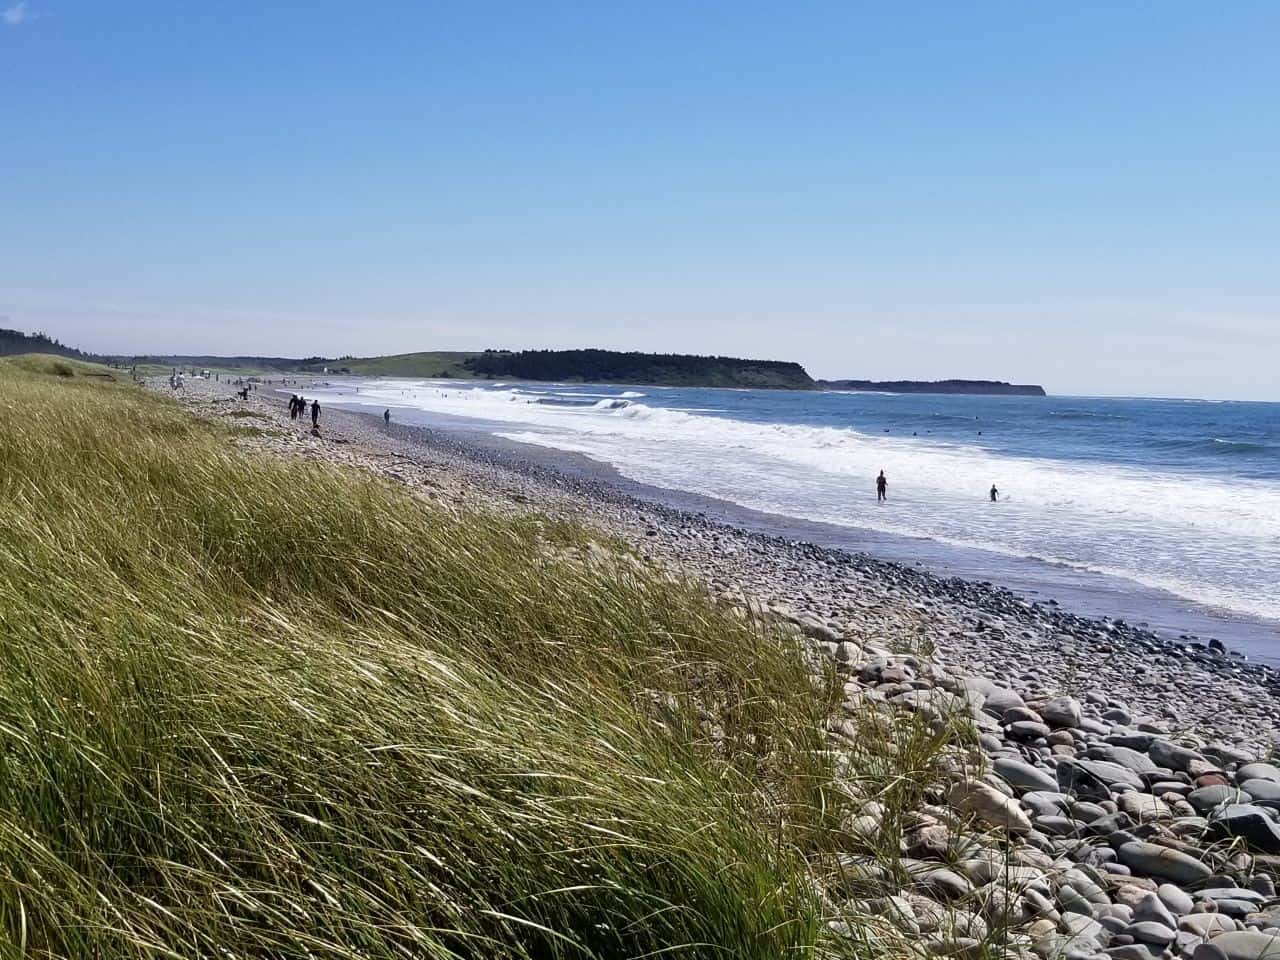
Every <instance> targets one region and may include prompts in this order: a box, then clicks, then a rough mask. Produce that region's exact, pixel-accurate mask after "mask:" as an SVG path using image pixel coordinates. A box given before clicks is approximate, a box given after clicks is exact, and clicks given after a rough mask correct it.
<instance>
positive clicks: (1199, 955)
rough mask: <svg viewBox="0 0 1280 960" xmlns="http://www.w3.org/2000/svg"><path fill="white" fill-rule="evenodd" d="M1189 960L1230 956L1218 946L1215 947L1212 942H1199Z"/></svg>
mask: <svg viewBox="0 0 1280 960" xmlns="http://www.w3.org/2000/svg"><path fill="white" fill-rule="evenodd" d="M1191 960H1230V958H1229V957H1228V956H1227V955H1226V954H1225V953H1223V952H1222V949H1221V948H1220V947H1215V946H1214V945H1213V944H1212V943H1201V944H1199V945H1197V947H1196V949H1195V953H1193V954H1191Z"/></svg>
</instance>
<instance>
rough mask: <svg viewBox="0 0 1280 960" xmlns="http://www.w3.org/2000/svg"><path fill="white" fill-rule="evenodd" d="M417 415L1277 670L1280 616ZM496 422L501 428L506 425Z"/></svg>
mask: <svg viewBox="0 0 1280 960" xmlns="http://www.w3.org/2000/svg"><path fill="white" fill-rule="evenodd" d="M326 409H329V410H331V409H340V410H342V411H344V412H346V413H350V414H354V415H357V416H368V417H373V418H374V419H375V420H378V419H379V418H378V417H377V415H376V414H372V413H370V412H369V410H368V408H366V407H363V406H360V405H356V404H351V405H338V404H331V405H330V406H329V407H326ZM403 416H404V412H403V411H402V412H401V417H402V418H403ZM421 419H422V420H423V422H422V423H414V422H406V421H405V420H404V419H401V420H400V421H399V422H398V423H397V426H406V425H407V426H409V427H416V428H419V429H422V430H425V431H427V432H428V434H429V435H431V436H433V437H436V438H437V439H436V440H434V441H432V442H437V443H438V442H441V440H440V439H439V438H442V437H449V438H454V439H455V441H456V443H457V445H458V449H459V451H460V452H463V453H465V454H467V455H471V456H476V457H480V458H484V459H490V460H492V461H493V462H494V463H496V464H498V465H501V466H504V467H506V468H507V469H510V470H513V471H516V472H521V473H525V474H528V475H530V476H533V477H538V476H542V477H543V478H544V479H545V478H546V477H551V476H556V477H562V478H568V479H570V480H572V481H576V482H579V483H581V484H583V492H584V495H586V496H592V497H605V498H610V497H622V498H625V499H627V500H634V501H638V502H640V503H643V504H647V505H649V506H661V507H665V508H668V509H671V510H675V511H677V512H678V513H682V514H693V515H695V516H698V517H705V518H707V519H710V520H713V521H714V522H717V523H720V524H723V525H725V526H728V527H731V528H734V529H736V530H739V531H742V532H744V533H750V534H756V535H762V536H765V537H769V538H774V539H778V540H784V541H802V542H804V543H809V544H813V545H814V546H817V547H820V548H822V549H825V550H831V551H834V552H835V553H837V554H839V555H845V554H850V555H857V556H862V557H865V558H867V559H871V560H877V561H880V562H884V563H890V564H896V565H898V566H901V567H907V568H911V569H922V570H923V571H924V572H927V573H929V574H930V575H932V576H933V577H935V578H936V579H938V580H942V581H948V580H951V579H954V578H959V579H962V580H965V581H967V582H969V583H970V584H972V585H977V586H989V587H994V588H996V589H1004V590H1008V591H1011V592H1013V593H1014V594H1016V595H1018V596H1019V597H1022V598H1026V599H1030V600H1033V601H1035V602H1038V603H1042V604H1045V605H1048V606H1053V607H1058V608H1060V609H1062V610H1064V611H1069V612H1072V613H1075V614H1078V615H1080V616H1082V617H1084V618H1085V619H1088V620H1092V621H1099V622H1104V623H1115V624H1119V625H1120V626H1122V627H1123V626H1126V625H1132V626H1133V627H1134V628H1135V629H1137V630H1138V631H1140V632H1143V633H1151V634H1154V635H1155V637H1157V638H1159V639H1162V640H1165V641H1171V642H1174V643H1181V644H1188V645H1196V644H1199V645H1200V646H1202V647H1207V646H1208V645H1209V644H1210V643H1211V642H1213V641H1216V642H1217V643H1220V644H1222V645H1223V646H1225V648H1226V650H1227V652H1228V653H1230V654H1239V655H1240V656H1242V657H1243V658H1244V659H1246V660H1249V661H1250V662H1253V663H1258V664H1262V665H1266V666H1269V667H1272V668H1275V669H1280V621H1272V620H1266V619H1263V618H1259V617H1254V616H1249V615H1247V614H1242V613H1237V612H1234V611H1230V610H1221V609H1219V608H1216V607H1212V606H1209V605H1207V604H1204V603H1201V602H1199V601H1196V600H1192V599H1189V598H1186V597H1182V596H1179V595H1177V594H1174V593H1171V592H1169V591H1167V590H1164V589H1162V588H1159V587H1154V586H1149V585H1147V584H1143V583H1140V582H1138V581H1134V580H1129V579H1126V578H1124V577H1122V576H1120V575H1117V574H1110V573H1103V572H1100V571H1095V570H1091V569H1087V568H1080V567H1075V566H1072V565H1071V564H1067V563H1062V562H1058V561H1053V560H1046V559H1043V558H1040V557H1032V556H1019V555H1015V554H1002V553H995V552H992V551H989V550H984V549H982V548H979V547H972V546H966V545H960V544H951V543H946V542H943V541H939V540H933V539H930V538H927V537H910V536H905V535H902V534H894V533H887V532H884V531H879V530H874V529H871V528H868V527H858V526H847V527H846V526H838V525H835V524H830V523H824V522H822V521H816V520H805V519H801V518H798V517H793V516H787V515H784V514H776V513H768V512H764V511H761V510H756V509H753V508H751V507H746V506H743V505H741V504H738V503H734V502H732V501H729V500H724V499H720V498H717V497H713V496H709V495H705V494H700V493H694V492H691V491H687V490H681V489H677V488H671V487H661V486H657V485H654V484H649V483H644V482H642V481H638V480H633V479H631V478H630V477H627V476H625V475H624V474H622V473H621V472H620V471H619V470H617V469H616V468H615V467H614V466H612V465H611V464H608V463H603V462H600V461H597V460H594V459H592V458H590V457H588V456H586V455H584V454H580V453H575V452H573V451H569V450H563V449H560V448H557V447H550V446H542V445H538V444H532V443H527V442H523V441H518V440H512V439H508V438H506V437H503V436H500V435H497V434H496V433H494V432H491V431H490V430H488V429H486V428H485V427H481V426H477V425H476V424H477V421H475V420H471V419H464V418H455V417H449V416H447V415H442V414H423V415H421ZM493 426H494V427H496V428H498V429H501V427H502V426H503V425H501V424H494V425H493Z"/></svg>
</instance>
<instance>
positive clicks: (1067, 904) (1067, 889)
mask: <svg viewBox="0 0 1280 960" xmlns="http://www.w3.org/2000/svg"><path fill="white" fill-rule="evenodd" d="M1058 905H1059V906H1060V907H1062V915H1063V916H1064V917H1065V916H1066V915H1067V914H1068V913H1075V914H1081V915H1083V916H1086V917H1092V916H1093V904H1092V903H1090V902H1089V901H1088V900H1087V899H1086V898H1085V896H1084V894H1082V893H1081V892H1080V891H1079V890H1077V889H1076V888H1075V887H1073V886H1072V885H1071V884H1069V883H1064V884H1063V885H1062V886H1061V887H1059V888H1058Z"/></svg>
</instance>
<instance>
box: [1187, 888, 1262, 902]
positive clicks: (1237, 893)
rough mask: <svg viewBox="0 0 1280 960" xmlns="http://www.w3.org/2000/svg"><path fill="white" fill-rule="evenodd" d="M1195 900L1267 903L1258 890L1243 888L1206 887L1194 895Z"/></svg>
mask: <svg viewBox="0 0 1280 960" xmlns="http://www.w3.org/2000/svg"><path fill="white" fill-rule="evenodd" d="M1192 898H1193V899H1195V900H1248V901H1249V902H1250V903H1258V904H1261V903H1265V902H1266V899H1267V898H1266V897H1265V896H1263V895H1262V894H1260V893H1258V891H1256V890H1246V889H1244V888H1243V887H1205V888H1204V889H1203V890H1197V891H1196V892H1195V893H1194V894H1192Z"/></svg>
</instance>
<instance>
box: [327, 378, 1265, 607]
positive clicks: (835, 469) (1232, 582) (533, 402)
mask: <svg viewBox="0 0 1280 960" xmlns="http://www.w3.org/2000/svg"><path fill="white" fill-rule="evenodd" d="M342 399H344V400H354V401H356V402H360V403H368V404H370V405H381V404H384V403H387V402H398V403H401V404H404V405H406V406H413V407H417V408H419V409H422V410H429V411H433V412H438V413H446V414H451V415H455V416H466V417H474V418H478V419H484V420H489V421H496V422H500V423H503V424H506V425H507V426H506V428H504V429H503V433H504V435H507V436H511V437H513V438H516V439H520V440H523V441H526V442H531V443H539V444H543V445H546V446H551V447H557V448H559V449H565V450H574V451H576V452H579V453H583V454H586V455H588V456H591V457H593V458H595V459H597V460H600V461H602V462H605V463H609V464H612V465H613V466H615V467H616V468H617V469H619V470H620V471H621V472H622V473H623V474H625V475H627V476H630V477H632V478H633V479H636V480H639V481H642V482H646V483H651V484H655V485H659V486H664V487H670V488H675V489H683V490H690V491H694V492H697V493H703V494H707V495H710V496H715V497H720V498H722V499H726V500H730V501H733V502H736V503H740V504H742V505H744V506H747V507H752V508H754V509H759V510H765V511H769V512H774V513H780V514H784V515H789V516H794V517H798V518H803V519H810V520H818V521H822V522H827V523H834V524H843V525H848V526H861V527H869V528H873V529H878V530H883V531H886V532H892V533H899V534H906V535H910V536H923V537H930V538H933V539H937V540H940V541H945V542H949V543H955V544H960V545H965V546H974V547H980V548H984V549H988V550H994V551H998V552H1001V553H1006V554H1016V555H1023V556H1036V557H1042V558H1045V559H1049V560H1052V561H1055V562H1060V563H1065V564H1070V565H1072V566H1075V567H1079V568H1082V569H1092V570H1099V571H1103V572H1107V573H1113V574H1119V575H1122V576H1127V577H1130V578H1131V579H1134V580H1137V581H1139V582H1142V583H1146V584H1150V585H1152V586H1159V587H1163V588H1165V589H1169V590H1171V591H1173V592H1175V593H1177V594H1179V595H1182V596H1186V597H1190V598H1193V599H1196V600H1200V601H1202V602H1208V603H1213V604H1215V605H1219V606H1222V607H1225V608H1228V609H1231V610H1237V611H1241V612H1247V613H1252V614H1257V615H1261V616H1269V617H1276V618H1280V488H1278V487H1277V486H1276V485H1271V484H1266V483H1264V482H1261V481H1239V482H1235V483H1228V482H1226V481H1224V480H1218V479H1208V478H1205V477H1199V476H1189V475H1179V474H1177V473H1173V472H1168V471H1161V470H1155V469H1145V468H1137V467H1128V466H1120V465H1111V464H1102V463H1073V462H1064V461H1050V460H1043V459H1035V458H1029V457H1011V456H1003V455H1000V454H996V453H993V452H991V451H989V450H986V449H983V448H981V447H977V446H969V445H961V444H955V443H946V442H941V441H937V440H934V439H930V438H923V437H910V438H909V437H898V436H871V435H867V434H863V433H860V432H858V431H855V430H851V429H842V428H833V427H818V426H807V425H802V424H785V423H753V422H746V421H741V420H734V419H730V418H728V417H723V416H708V415H704V414H700V413H692V412H688V411H680V410H673V409H669V408H664V407H655V406H651V405H649V404H646V403H640V402H637V401H636V400H635V399H632V398H624V397H621V396H615V397H601V398H599V399H598V401H597V403H595V404H594V405H568V406H564V405H560V406H547V405H546V404H539V403H538V402H537V398H536V397H530V396H528V395H526V394H523V393H522V392H520V391H519V390H511V389H506V390H504V389H492V388H487V387H469V388H457V387H456V386H453V387H450V388H448V389H441V388H440V387H438V386H437V385H434V384H427V383H425V382H424V383H420V384H411V385H408V386H406V385H405V384H404V383H402V382H397V383H387V384H362V385H361V392H360V394H359V395H358V396H354V397H343V398H342ZM881 469H883V470H884V471H885V472H886V474H887V476H888V478H889V495H890V500H889V503H888V504H887V505H885V506H883V507H881V506H877V504H876V503H875V499H874V492H873V487H872V478H874V476H875V475H876V473H877V472H878V471H879V470H881ZM992 483H995V484H996V485H997V486H998V487H999V488H1000V490H1001V491H1002V493H1003V494H1004V495H1005V496H1007V497H1010V499H1008V500H1007V501H1006V502H1003V503H998V504H991V503H989V502H988V501H987V490H988V488H989V487H990V486H991V484H992Z"/></svg>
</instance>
